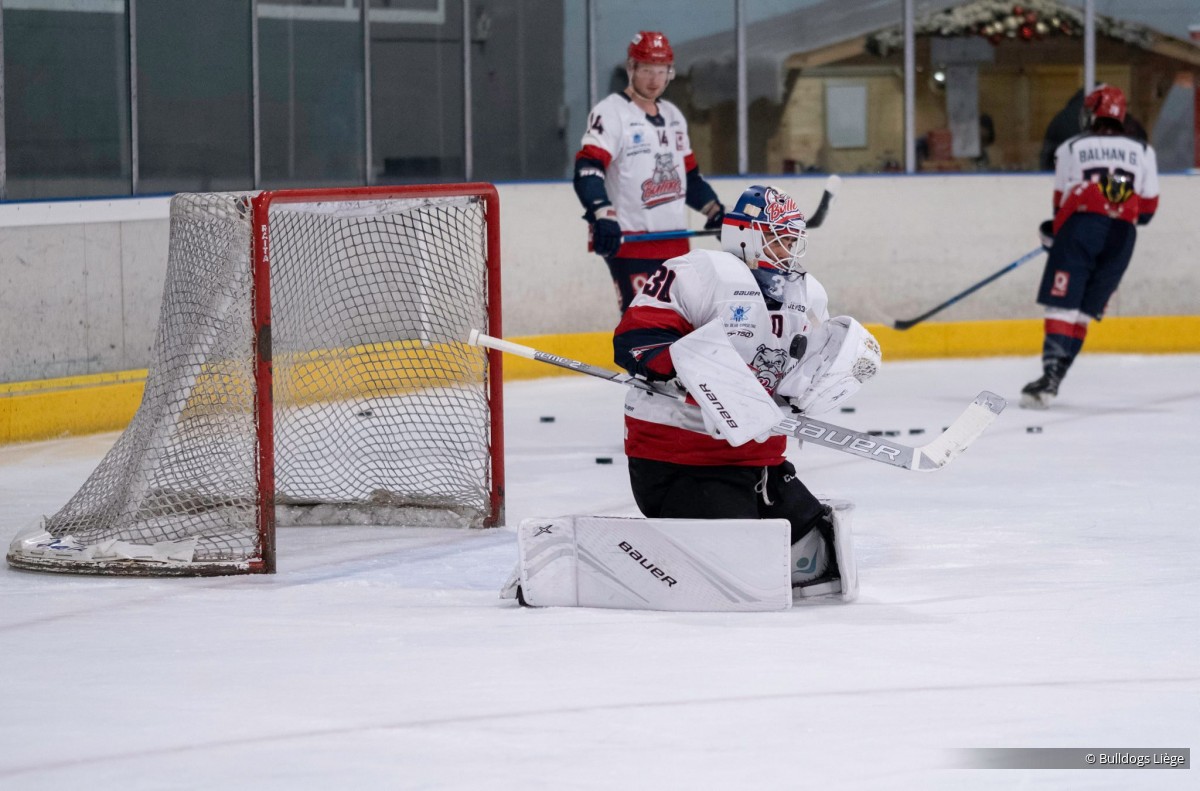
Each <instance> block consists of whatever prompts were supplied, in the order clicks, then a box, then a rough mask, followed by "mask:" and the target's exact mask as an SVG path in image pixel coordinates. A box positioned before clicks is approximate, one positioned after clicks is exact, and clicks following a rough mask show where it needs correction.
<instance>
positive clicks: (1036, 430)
mask: <svg viewBox="0 0 1200 791" xmlns="http://www.w3.org/2000/svg"><path fill="white" fill-rule="evenodd" d="M1025 433H1026V434H1041V433H1042V427H1041V426H1026V427H1025Z"/></svg>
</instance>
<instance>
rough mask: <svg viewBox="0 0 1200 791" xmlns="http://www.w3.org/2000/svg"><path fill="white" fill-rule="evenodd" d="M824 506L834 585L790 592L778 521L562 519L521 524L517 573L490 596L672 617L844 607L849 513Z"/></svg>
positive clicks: (782, 525) (851, 570) (849, 592)
mask: <svg viewBox="0 0 1200 791" xmlns="http://www.w3.org/2000/svg"><path fill="white" fill-rule="evenodd" d="M830 504H831V505H832V506H833V511H832V513H833V526H834V550H835V552H836V553H837V564H838V567H839V569H840V575H841V578H840V579H839V580H832V581H828V582H823V581H820V580H818V581H817V582H816V583H815V584H813V585H806V586H804V587H798V588H793V587H792V573H793V571H792V566H793V551H792V547H791V546H790V544H789V542H790V535H791V533H790V527H789V524H788V522H787V520H784V519H634V518H622V517H611V516H562V517H555V518H550V519H526V520H524V521H523V522H521V524H520V526H519V527H518V529H517V548H518V552H519V559H518V562H517V568H516V569H515V570H514V571H513V574H512V576H511V577H510V578H509V580H508V582H507V583H506V584H505V586H504V588H503V589H502V590H501V592H500V596H501V598H520V600H521V602H522V603H523V604H526V605H529V606H532V607H600V608H609V609H623V610H664V611H676V612H750V611H762V610H786V609H788V608H790V607H791V606H792V602H793V599H795V600H796V601H799V600H801V599H812V598H830V597H835V598H839V599H841V600H842V601H853V600H854V598H855V597H856V596H857V594H858V575H857V568H856V565H855V560H854V552H853V543H852V535H851V529H850V519H849V515H850V511H851V509H852V507H853V506H852V505H851V504H850V503H848V502H845V501H834V502H832V503H830Z"/></svg>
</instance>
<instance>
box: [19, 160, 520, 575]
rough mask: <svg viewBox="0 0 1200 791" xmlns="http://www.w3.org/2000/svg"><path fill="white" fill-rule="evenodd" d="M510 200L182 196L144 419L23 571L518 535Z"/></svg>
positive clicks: (485, 188)
mask: <svg viewBox="0 0 1200 791" xmlns="http://www.w3.org/2000/svg"><path fill="white" fill-rule="evenodd" d="M499 242H500V238H499V203H498V200H497V195H496V190H495V188H494V187H492V186H491V185H488V184H451V185H437V186H410V187H386V188H363V189H340V190H282V191H276V192H262V193H258V194H253V193H246V194H241V193H205V194H181V195H177V196H175V197H174V198H173V199H172V201H171V221H170V253H169V256H168V264H167V276H166V284H165V287H164V290H163V304H162V311H161V314H160V319H159V326H158V331H157V337H156V340H155V346H154V352H153V357H152V359H153V362H152V366H151V368H150V370H149V374H148V376H147V379H146V386H145V392H144V395H143V397H142V402H141V405H140V406H139V408H138V411H137V414H136V415H135V416H134V418H133V421H132V422H131V423H130V424H129V426H128V428H126V430H125V432H124V433H123V434H122V435H121V436H120V438H119V439H118V440H117V442H116V444H115V445H114V446H113V447H112V449H111V450H110V451H109V452H108V454H107V455H106V456H105V457H104V459H103V460H102V461H101V463H100V465H99V466H98V467H97V468H96V470H95V471H94V472H93V473H92V475H91V476H90V477H89V478H88V479H87V481H86V482H85V483H84V484H83V487H82V488H81V489H80V490H79V491H78V492H77V493H76V494H75V496H74V497H72V498H71V499H70V501H68V502H67V504H66V505H65V506H63V508H62V509H61V510H60V511H59V512H58V513H56V514H54V515H53V516H51V517H48V518H46V519H43V520H41V522H40V523H39V524H38V525H36V526H34V527H32V528H31V529H29V530H27V531H26V532H24V533H22V534H21V535H18V536H17V537H16V538H15V539H14V540H13V542H12V545H11V547H10V550H9V554H8V561H9V563H10V564H11V565H13V566H15V567H18V568H24V569H33V570H42V571H66V572H76V573H97V574H131V575H144V576H176V575H179V576H183V575H210V574H240V573H256V572H257V573H263V572H265V573H271V572H273V571H274V570H275V525H276V520H277V519H278V520H279V522H280V523H283V524H287V523H290V522H295V523H302V524H407V525H455V526H491V525H495V524H498V523H500V522H502V521H503V490H504V470H503V461H502V459H503V427H502V417H501V414H502V404H501V380H500V372H501V365H500V353H499V352H494V351H493V352H487V351H486V350H483V349H481V348H478V347H474V346H469V345H468V344H467V343H466V339H467V336H468V334H469V332H470V330H471V329H472V328H483V327H487V328H488V329H487V330H486V331H487V332H489V333H491V334H495V335H499V334H501V328H500V279H499V253H500V244H499Z"/></svg>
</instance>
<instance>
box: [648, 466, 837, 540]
mask: <svg viewBox="0 0 1200 791" xmlns="http://www.w3.org/2000/svg"><path fill="white" fill-rule="evenodd" d="M766 469H767V481H766V492H765V496H764V493H763V492H761V491H759V489H761V488H762V477H763V468H762V467H739V466H734V465H722V466H713V467H706V466H694V465H689V464H672V463H670V462H666V461H654V460H652V459H639V458H632V457H631V458H630V459H629V483H630V485H631V487H632V488H633V499H634V501H635V502H636V503H637V507H638V509H639V510H640V511H641V512H642V514H643V515H644V516H646V517H648V518H650V519H786V520H788V521H789V522H790V523H791V525H792V543H795V542H796V541H799V540H800V538H802V537H803V536H804V535H805V534H807V533H808V532H809V531H810V530H812V529H813V527H815V526H817V523H818V522H819V521H820V517H822V516H823V514H824V509H823V508H822V506H821V503H820V501H819V500H817V498H816V497H814V496H813V494H812V492H810V491H809V490H808V487H807V486H805V485H804V484H803V483H801V482H800V479H799V478H797V477H796V468H795V467H793V466H792V463H791V462H788V461H785V462H783V463H782V464H780V465H778V466H775V467H767V468H766ZM768 501H770V502H769V504H768Z"/></svg>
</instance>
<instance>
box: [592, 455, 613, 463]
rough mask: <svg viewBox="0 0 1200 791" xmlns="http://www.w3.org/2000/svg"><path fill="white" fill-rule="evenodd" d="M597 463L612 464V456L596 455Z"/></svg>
mask: <svg viewBox="0 0 1200 791" xmlns="http://www.w3.org/2000/svg"><path fill="white" fill-rule="evenodd" d="M596 463H597V464H612V456H597V457H596Z"/></svg>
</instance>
